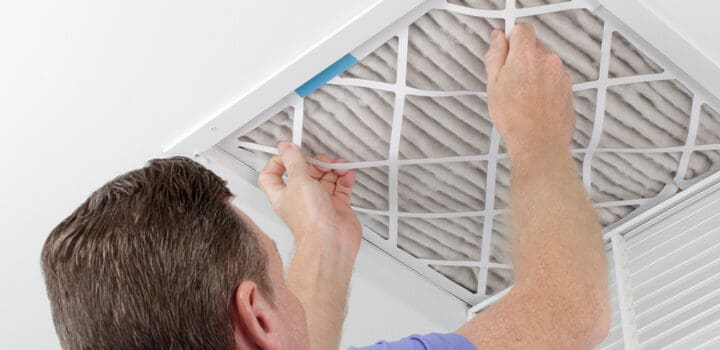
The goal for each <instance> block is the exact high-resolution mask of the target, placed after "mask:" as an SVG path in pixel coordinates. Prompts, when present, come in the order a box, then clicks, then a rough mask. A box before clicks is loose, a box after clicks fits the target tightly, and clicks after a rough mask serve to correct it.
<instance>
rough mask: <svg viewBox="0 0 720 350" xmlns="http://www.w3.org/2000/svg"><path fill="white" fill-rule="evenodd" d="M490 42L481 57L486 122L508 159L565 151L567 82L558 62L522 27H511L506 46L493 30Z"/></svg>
mask: <svg viewBox="0 0 720 350" xmlns="http://www.w3.org/2000/svg"><path fill="white" fill-rule="evenodd" d="M491 38H492V39H491V43H490V49H489V50H488V52H487V54H486V55H485V65H486V68H487V74H488V105H489V109H490V118H491V119H492V121H493V123H494V124H495V126H496V127H497V129H498V132H499V133H500V135H501V136H502V137H503V139H504V140H505V142H506V144H507V147H508V153H509V155H510V158H514V157H515V156H518V155H525V154H531V155H537V154H538V153H540V152H548V151H556V150H567V148H568V145H569V144H570V141H571V139H572V135H573V131H574V125H573V124H574V123H573V121H574V112H573V106H572V103H573V97H572V90H571V86H572V82H571V80H570V77H569V76H568V74H567V73H565V72H564V71H563V69H562V65H563V64H562V60H560V57H558V56H557V55H556V54H554V53H552V52H550V51H549V50H548V49H547V48H546V47H545V46H544V45H543V44H542V43H540V42H539V41H538V40H537V38H536V37H535V31H534V30H533V27H532V26H530V25H529V24H527V23H518V24H517V25H516V27H515V29H514V30H513V32H512V36H511V37H510V40H509V42H508V40H507V39H506V38H505V34H504V33H503V31H502V30H498V29H496V30H494V31H493V32H492V34H491ZM511 48H512V49H511Z"/></svg>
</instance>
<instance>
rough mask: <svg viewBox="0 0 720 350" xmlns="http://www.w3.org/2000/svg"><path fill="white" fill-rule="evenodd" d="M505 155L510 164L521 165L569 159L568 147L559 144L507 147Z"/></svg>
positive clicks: (528, 144) (529, 144)
mask: <svg viewBox="0 0 720 350" xmlns="http://www.w3.org/2000/svg"><path fill="white" fill-rule="evenodd" d="M507 153H508V157H509V158H510V161H511V162H523V163H528V162H529V163H535V162H544V161H545V160H548V159H558V158H568V157H571V155H570V149H569V147H568V145H567V144H566V143H560V142H545V143H536V144H531V143H526V144H522V145H512V146H511V145H508V151H507Z"/></svg>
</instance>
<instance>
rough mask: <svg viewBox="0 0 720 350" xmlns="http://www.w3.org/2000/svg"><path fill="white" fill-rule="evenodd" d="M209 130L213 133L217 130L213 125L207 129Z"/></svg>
mask: <svg viewBox="0 0 720 350" xmlns="http://www.w3.org/2000/svg"><path fill="white" fill-rule="evenodd" d="M209 129H210V131H215V130H217V126H215V125H210V128H209Z"/></svg>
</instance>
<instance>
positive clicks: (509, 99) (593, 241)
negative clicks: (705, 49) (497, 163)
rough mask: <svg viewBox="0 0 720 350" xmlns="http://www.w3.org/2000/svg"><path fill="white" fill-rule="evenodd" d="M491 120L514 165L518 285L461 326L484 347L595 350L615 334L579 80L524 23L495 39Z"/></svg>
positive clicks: (490, 71) (489, 63)
mask: <svg viewBox="0 0 720 350" xmlns="http://www.w3.org/2000/svg"><path fill="white" fill-rule="evenodd" d="M492 37H493V39H492V43H491V47H490V50H489V52H488V53H487V55H486V65H487V71H488V80H489V81H488V103H489V107H490V117H491V118H492V120H493V122H494V124H495V126H496V127H497V129H498V131H499V132H500V134H501V135H502V136H503V138H504V140H505V142H506V144H507V146H508V152H509V156H510V161H511V167H512V169H511V182H510V195H511V199H510V205H511V216H512V229H513V251H514V260H513V267H514V272H515V284H514V287H513V289H512V290H511V291H510V293H508V295H506V296H505V297H504V298H503V299H502V300H500V301H499V302H498V303H497V304H496V305H494V306H492V307H491V308H489V309H488V310H486V311H485V312H483V313H481V314H479V315H478V316H476V317H475V318H474V319H473V320H471V321H469V322H468V323H467V324H465V325H464V326H463V327H461V328H460V329H459V330H458V333H460V334H462V335H464V336H465V337H467V338H468V339H470V340H471V341H472V342H473V343H474V344H475V345H476V346H477V348H478V349H587V348H592V347H593V346H595V345H597V344H598V343H599V342H601V341H602V339H603V338H604V337H605V335H606V334H607V331H608V328H609V321H610V316H609V315H610V313H609V302H608V282H607V268H606V261H605V254H604V250H603V241H602V235H601V228H600V225H599V223H598V221H597V219H596V217H595V215H594V212H593V209H592V206H591V205H590V203H589V201H588V199H587V196H586V194H585V191H584V189H583V186H582V183H581V182H580V180H579V178H578V174H577V170H576V169H575V165H574V162H573V159H572V156H571V155H570V153H569V151H568V149H569V144H570V141H571V139H572V134H573V131H574V126H573V118H574V112H573V108H572V91H571V81H570V78H569V77H568V76H567V74H566V73H564V72H563V71H562V62H561V61H560V59H559V58H558V57H557V56H556V55H554V54H552V53H550V52H548V50H547V49H546V48H545V47H544V46H543V45H542V44H540V43H539V42H537V41H536V38H535V33H534V31H533V29H532V27H531V26H530V25H528V24H518V25H517V26H516V27H515V29H514V30H513V32H512V36H511V38H510V41H509V42H508V41H507V40H506V39H505V35H504V34H503V33H502V32H501V31H495V32H494V33H493V35H492Z"/></svg>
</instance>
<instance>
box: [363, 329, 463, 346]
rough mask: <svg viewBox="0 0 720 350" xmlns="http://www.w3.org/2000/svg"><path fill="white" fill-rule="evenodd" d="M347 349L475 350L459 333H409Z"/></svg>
mask: <svg viewBox="0 0 720 350" xmlns="http://www.w3.org/2000/svg"><path fill="white" fill-rule="evenodd" d="M349 350H477V349H476V348H475V345H473V344H472V343H471V342H470V341H469V340H467V338H465V337H463V336H462V335H459V334H454V333H451V334H438V333H431V334H427V335H411V336H409V337H407V338H402V339H400V340H398V341H394V342H386V341H381V342H378V343H376V344H375V345H371V346H366V347H361V348H355V347H353V348H350V349H349Z"/></svg>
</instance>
